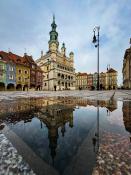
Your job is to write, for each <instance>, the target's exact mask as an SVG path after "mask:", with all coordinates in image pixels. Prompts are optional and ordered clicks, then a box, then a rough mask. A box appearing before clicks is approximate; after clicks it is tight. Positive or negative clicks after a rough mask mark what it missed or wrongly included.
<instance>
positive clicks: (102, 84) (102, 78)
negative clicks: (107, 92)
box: [99, 72, 106, 90]
mask: <svg viewBox="0 0 131 175" xmlns="http://www.w3.org/2000/svg"><path fill="white" fill-rule="evenodd" d="M99 81H100V89H101V90H102V89H106V73H104V72H101V73H100V76H99Z"/></svg>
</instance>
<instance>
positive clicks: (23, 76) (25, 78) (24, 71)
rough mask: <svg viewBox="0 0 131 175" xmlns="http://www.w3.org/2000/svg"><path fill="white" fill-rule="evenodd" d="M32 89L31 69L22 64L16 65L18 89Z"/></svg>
mask: <svg viewBox="0 0 131 175" xmlns="http://www.w3.org/2000/svg"><path fill="white" fill-rule="evenodd" d="M29 87H30V68H29V67H27V66H24V65H22V64H18V65H16V89H19V88H20V89H22V90H25V89H28V88H29Z"/></svg>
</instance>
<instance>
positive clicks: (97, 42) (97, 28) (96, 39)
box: [92, 26, 100, 90]
mask: <svg viewBox="0 0 131 175" xmlns="http://www.w3.org/2000/svg"><path fill="white" fill-rule="evenodd" d="M96 30H97V32H98V34H97V38H96V35H95V32H96ZM99 31H100V26H96V27H95V28H94V29H93V32H94V36H93V41H92V42H93V43H94V44H95V47H97V90H99Z"/></svg>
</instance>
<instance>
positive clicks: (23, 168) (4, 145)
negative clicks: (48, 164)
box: [0, 132, 35, 175]
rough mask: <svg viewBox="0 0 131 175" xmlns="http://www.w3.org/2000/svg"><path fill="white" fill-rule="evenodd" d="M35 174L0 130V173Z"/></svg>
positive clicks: (9, 174) (7, 174)
mask: <svg viewBox="0 0 131 175" xmlns="http://www.w3.org/2000/svg"><path fill="white" fill-rule="evenodd" d="M25 174H26V175H35V174H34V173H33V171H32V170H31V169H30V167H29V165H28V164H27V163H26V162H25V161H24V160H23V158H22V157H21V155H19V154H18V152H17V150H16V149H15V148H14V147H13V145H12V144H11V142H10V141H9V140H8V139H7V138H6V137H5V135H4V134H3V133H1V132H0V175H25Z"/></svg>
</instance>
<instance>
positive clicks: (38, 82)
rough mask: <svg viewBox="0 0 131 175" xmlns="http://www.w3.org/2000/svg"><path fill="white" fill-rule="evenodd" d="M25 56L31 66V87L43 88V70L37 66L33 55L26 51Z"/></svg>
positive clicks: (35, 88)
mask: <svg viewBox="0 0 131 175" xmlns="http://www.w3.org/2000/svg"><path fill="white" fill-rule="evenodd" d="M24 58H25V59H26V60H27V62H28V63H29V66H30V89H34V90H42V85H43V71H42V70H41V69H40V67H38V66H37V64H36V63H35V61H34V60H33V58H32V56H29V55H27V54H26V53H25V54H24Z"/></svg>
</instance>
